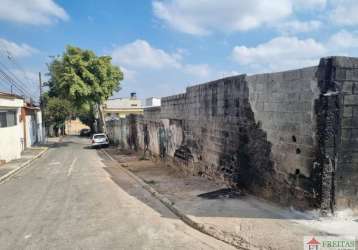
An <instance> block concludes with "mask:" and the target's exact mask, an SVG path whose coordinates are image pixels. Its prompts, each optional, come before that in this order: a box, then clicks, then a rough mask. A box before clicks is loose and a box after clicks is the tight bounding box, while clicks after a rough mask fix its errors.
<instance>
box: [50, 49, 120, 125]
mask: <svg viewBox="0 0 358 250" xmlns="http://www.w3.org/2000/svg"><path fill="white" fill-rule="evenodd" d="M111 60H112V58H111V57H110V56H96V54H95V53H94V52H92V51H90V50H82V49H80V48H77V47H73V46H67V48H66V51H65V52H64V53H63V55H62V56H61V57H58V58H55V59H54V60H53V61H52V62H51V63H50V65H49V76H50V80H49V82H48V86H49V93H48V94H49V96H50V97H51V96H52V97H54V96H55V97H59V98H62V99H67V100H69V101H70V102H71V103H72V104H73V108H74V111H77V112H78V113H79V114H80V117H82V120H83V121H87V122H88V123H90V122H93V121H94V114H93V110H94V105H98V106H100V105H101V104H103V103H104V101H105V100H107V99H108V98H109V97H110V96H112V95H113V93H114V92H115V91H119V90H120V81H121V80H123V73H122V71H121V70H120V69H119V68H118V67H117V66H114V65H112V64H111ZM87 122H86V124H87V125H90V124H88V123H87Z"/></svg>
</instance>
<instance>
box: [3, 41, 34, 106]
mask: <svg viewBox="0 0 358 250" xmlns="http://www.w3.org/2000/svg"><path fill="white" fill-rule="evenodd" d="M5 52H6V54H5ZM0 53H1V54H2V55H3V56H4V57H5V58H6V59H8V60H9V61H11V62H12V63H13V64H14V65H15V66H16V67H17V68H18V69H19V70H20V71H21V72H22V73H23V76H24V78H25V79H26V80H27V83H28V84H26V83H24V82H23V81H22V80H20V79H19V78H18V77H17V76H16V75H15V74H14V73H13V72H12V71H11V70H10V69H9V68H8V67H7V66H6V65H5V64H4V63H1V62H0V65H2V67H3V69H1V67H0V70H1V75H2V78H3V79H5V80H6V81H7V82H9V83H10V84H11V86H15V87H16V88H17V89H18V90H19V91H20V92H21V93H22V94H24V95H25V96H28V97H29V98H30V99H32V98H34V99H37V94H36V93H35V92H34V90H35V89H32V91H30V92H32V93H30V92H28V91H27V89H28V87H31V85H33V84H31V81H30V79H29V78H28V76H27V74H26V71H25V70H24V69H23V68H22V67H21V66H20V64H19V63H17V62H16V61H15V59H14V57H13V56H12V55H11V53H10V52H9V51H8V50H4V49H1V48H0ZM26 85H30V86H26Z"/></svg>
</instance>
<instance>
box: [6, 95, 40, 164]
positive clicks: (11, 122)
mask: <svg viewBox="0 0 358 250" xmlns="http://www.w3.org/2000/svg"><path fill="white" fill-rule="evenodd" d="M42 131H43V130H42V117H41V110H40V109H39V108H38V107H36V106H34V105H32V104H30V103H26V102H25V100H24V98H23V97H21V96H18V95H14V94H9V93H4V92H0V163H4V162H7V161H10V160H14V159H18V158H20V156H21V152H22V151H23V150H24V149H25V148H28V147H31V146H33V145H34V144H36V143H40V142H43V133H42Z"/></svg>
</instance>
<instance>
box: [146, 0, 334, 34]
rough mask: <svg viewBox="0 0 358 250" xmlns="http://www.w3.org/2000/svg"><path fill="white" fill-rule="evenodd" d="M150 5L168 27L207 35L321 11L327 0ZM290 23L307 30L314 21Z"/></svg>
mask: <svg viewBox="0 0 358 250" xmlns="http://www.w3.org/2000/svg"><path fill="white" fill-rule="evenodd" d="M152 5H153V12H154V15H155V16H156V17H157V18H158V19H160V20H162V21H163V22H164V23H165V24H167V25H168V26H170V27H171V28H173V29H175V30H178V31H181V32H184V33H188V34H192V35H208V34H210V33H212V32H214V31H225V32H235V31H247V30H251V29H254V28H258V27H260V26H262V25H266V24H274V23H277V22H278V21H282V20H284V19H286V18H288V17H290V16H292V15H293V14H294V13H295V11H306V10H322V9H323V8H325V6H326V5H327V0H275V1H271V0H250V1H249V0H247V1H244V0H220V1H212V0H196V1H192V0H153V4H152ZM291 25H292V24H291ZM293 25H294V26H295V28H296V29H301V30H302V29H304V30H307V29H311V28H312V26H316V25H317V23H306V24H304V23H300V24H298V23H296V24H293ZM297 26H300V27H297Z"/></svg>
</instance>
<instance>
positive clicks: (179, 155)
mask: <svg viewBox="0 0 358 250" xmlns="http://www.w3.org/2000/svg"><path fill="white" fill-rule="evenodd" d="M174 158H175V159H177V160H181V161H182V162H183V163H185V164H186V165H187V164H188V163H189V162H192V161H193V160H194V157H193V155H192V153H191V151H190V149H189V148H188V147H187V146H186V145H182V146H180V147H179V148H178V149H177V150H175V153H174Z"/></svg>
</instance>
